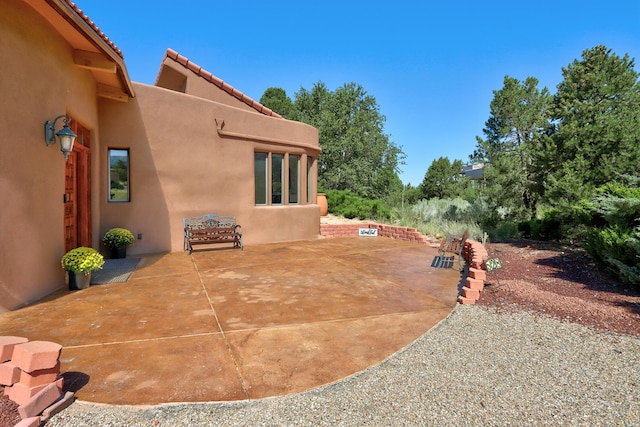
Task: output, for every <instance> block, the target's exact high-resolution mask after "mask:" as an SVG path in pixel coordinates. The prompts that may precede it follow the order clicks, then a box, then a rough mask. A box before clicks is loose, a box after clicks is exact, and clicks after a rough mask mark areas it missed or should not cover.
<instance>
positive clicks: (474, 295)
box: [462, 286, 480, 299]
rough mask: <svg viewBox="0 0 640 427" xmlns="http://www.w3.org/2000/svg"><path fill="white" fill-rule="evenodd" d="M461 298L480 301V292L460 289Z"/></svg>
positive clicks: (464, 288) (464, 287)
mask: <svg viewBox="0 0 640 427" xmlns="http://www.w3.org/2000/svg"><path fill="white" fill-rule="evenodd" d="M462 296H463V297H465V298H472V299H480V290H479V289H471V288H467V287H466V286H463V287H462Z"/></svg>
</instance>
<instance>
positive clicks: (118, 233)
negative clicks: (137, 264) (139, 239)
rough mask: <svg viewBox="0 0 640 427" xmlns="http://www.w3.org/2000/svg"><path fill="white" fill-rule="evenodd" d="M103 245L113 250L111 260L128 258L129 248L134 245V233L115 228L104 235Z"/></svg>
mask: <svg viewBox="0 0 640 427" xmlns="http://www.w3.org/2000/svg"><path fill="white" fill-rule="evenodd" d="M102 243H104V245H105V246H106V247H107V248H109V249H110V250H111V258H126V257H127V246H129V245H130V244H132V243H133V233H131V232H130V231H129V230H127V229H126V228H120V227H115V228H112V229H111V230H109V231H107V232H106V233H104V236H102Z"/></svg>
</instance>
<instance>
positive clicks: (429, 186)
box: [420, 157, 463, 199]
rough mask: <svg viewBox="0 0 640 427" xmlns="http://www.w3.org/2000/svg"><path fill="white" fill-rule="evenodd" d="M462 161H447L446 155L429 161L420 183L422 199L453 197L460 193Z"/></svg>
mask: <svg viewBox="0 0 640 427" xmlns="http://www.w3.org/2000/svg"><path fill="white" fill-rule="evenodd" d="M461 174H462V161H461V160H454V161H453V162H450V161H449V158H448V157H439V158H438V159H437V160H434V161H433V162H431V165H430V166H429V169H427V173H426V174H425V175H424V179H423V180H422V183H421V184H420V190H421V193H422V198H424V199H433V198H438V199H453V198H455V197H457V196H458V195H459V194H460V188H461V187H460V182H461V180H462V178H463V177H462V175H461Z"/></svg>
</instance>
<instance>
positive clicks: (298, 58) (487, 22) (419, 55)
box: [76, 0, 640, 186]
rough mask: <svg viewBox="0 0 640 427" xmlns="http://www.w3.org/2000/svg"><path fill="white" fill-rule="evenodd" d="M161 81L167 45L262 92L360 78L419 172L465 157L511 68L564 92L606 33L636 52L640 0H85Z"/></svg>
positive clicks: (416, 177) (129, 62)
mask: <svg viewBox="0 0 640 427" xmlns="http://www.w3.org/2000/svg"><path fill="white" fill-rule="evenodd" d="M76 3H77V5H78V7H79V8H80V9H82V10H83V11H84V12H85V14H87V15H88V16H89V18H91V20H93V21H94V22H95V23H96V25H97V26H98V27H99V28H100V29H101V30H102V31H103V32H104V33H105V34H106V35H107V37H109V38H110V39H111V40H112V41H113V42H114V43H115V44H116V45H117V46H118V47H119V48H120V49H121V50H122V52H123V54H124V57H125V64H126V66H127V69H128V71H129V76H130V77H131V79H132V80H133V81H135V82H140V83H146V84H153V83H154V82H155V78H156V75H157V73H158V69H159V67H160V62H161V60H162V58H163V56H164V53H165V51H166V49H167V48H171V49H174V50H176V51H177V52H178V53H179V54H181V55H183V56H185V57H187V58H189V60H191V61H193V62H195V63H196V64H198V65H199V66H201V67H203V68H204V69H206V70H207V71H209V72H211V73H212V74H214V75H215V76H217V77H218V78H220V79H222V80H224V81H226V82H227V83H229V84H230V85H232V86H233V87H235V88H236V89H238V90H240V91H241V92H243V93H245V94H246V95H248V96H250V97H252V98H254V99H255V100H257V101H259V100H260V97H261V96H262V94H263V93H264V91H265V90H266V89H267V88H270V87H278V88H282V89H284V90H285V91H286V92H287V95H288V96H289V97H291V98H292V99H294V98H295V94H296V92H298V91H299V90H300V89H301V88H305V89H308V90H310V89H311V88H312V87H313V85H314V84H315V83H318V82H323V83H325V84H326V85H327V87H328V89H330V90H335V89H337V88H339V87H340V86H342V85H344V84H346V83H351V82H355V83H357V84H360V85H361V86H362V87H363V88H364V89H365V90H366V91H367V93H368V94H369V95H372V96H373V97H375V99H376V101H377V103H378V106H379V107H380V112H381V114H383V115H384V116H385V117H386V122H385V127H384V132H385V133H386V134H387V135H389V137H390V140H391V141H393V142H394V143H395V144H397V145H398V146H400V147H401V148H402V150H403V151H404V153H405V154H406V159H405V162H406V164H405V165H402V166H401V169H402V173H401V175H400V177H401V178H402V180H403V182H404V183H405V184H408V183H410V184H411V185H413V186H417V185H419V184H420V183H421V182H422V179H423V178H424V175H425V173H426V171H427V169H428V168H429V165H431V163H432V162H433V161H434V160H435V159H437V158H439V157H448V158H449V160H451V161H453V160H455V159H460V160H462V161H463V162H464V163H467V162H468V160H469V155H470V154H471V153H473V150H474V148H475V146H476V139H475V137H476V136H482V129H483V127H484V124H485V122H486V120H487V119H488V118H489V104H490V102H491V100H492V98H493V91H494V90H499V89H500V88H501V87H502V83H503V80H504V77H505V75H509V76H511V77H514V78H517V79H519V80H524V79H525V78H526V77H528V76H532V77H536V78H537V79H538V80H539V81H540V88H542V87H545V86H546V87H547V88H548V89H549V90H550V91H551V93H555V92H556V85H557V84H558V83H560V81H561V80H562V68H563V67H566V66H567V65H568V64H569V63H571V62H573V60H575V59H580V58H581V54H582V52H583V51H584V50H586V49H590V48H592V47H594V46H596V45H600V44H602V45H605V46H607V47H608V48H610V49H612V50H613V52H614V53H616V54H617V55H619V56H623V55H624V54H629V56H630V57H631V58H636V59H637V58H638V56H639V55H640V1H638V0H631V1H629V0H624V1H616V0H609V1H606V2H605V1H590V0H585V1H573V0H572V1H562V0H556V1H547V0H538V1H513V0H511V1H455V0H454V1H442V0H440V1H403V0H397V1H394V2H385V1H378V0H369V1H360V0H351V1H349V0H339V1H338V0H326V1H320V2H311V1H305V0H291V1H289V0H287V1H278V0H272V1H255V0H247V1H243V0H221V1H215V0H210V1H205V0H184V1H181V2H178V1H175V0H173V1H164V0H155V1H149V0H135V1H131V0H109V1H106V0H77V1H76Z"/></svg>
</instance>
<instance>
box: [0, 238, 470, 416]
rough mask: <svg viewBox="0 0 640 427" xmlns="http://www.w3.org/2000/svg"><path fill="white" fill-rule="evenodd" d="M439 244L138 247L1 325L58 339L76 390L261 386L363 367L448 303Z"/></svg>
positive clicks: (123, 397) (259, 390)
mask: <svg viewBox="0 0 640 427" xmlns="http://www.w3.org/2000/svg"><path fill="white" fill-rule="evenodd" d="M436 254H437V253H436V249H434V248H431V247H429V246H426V245H421V244H417V243H411V242H403V241H396V240H390V239H385V238H367V237H363V238H357V237H350V238H337V239H326V240H322V239H320V240H314V241H302V242H293V243H292V242H287V243H278V244H269V245H256V246H248V247H245V249H244V250H243V251H240V250H237V249H227V248H221V247H217V248H215V249H212V250H196V251H194V252H193V254H192V255H191V256H189V255H188V254H187V253H169V254H161V255H151V256H144V257H143V259H142V261H141V262H140V264H139V265H138V268H137V269H136V271H135V272H134V273H133V274H132V276H131V277H130V278H129V280H128V281H127V282H126V283H115V284H106V285H96V286H91V287H90V288H88V289H84V290H81V291H75V292H70V291H67V290H61V291H59V292H57V293H55V294H53V295H51V296H50V297H49V298H47V299H46V300H45V301H42V302H39V303H37V304H34V305H31V306H29V307H25V308H23V309H20V310H17V311H13V312H10V313H6V314H4V315H2V316H0V335H17V336H23V337H26V338H28V339H29V340H31V341H34V340H47V341H54V342H57V343H59V344H61V345H63V350H62V354H61V372H62V373H63V376H64V377H65V388H66V389H69V390H71V391H74V392H75V393H76V397H77V398H78V399H80V400H84V401H90V402H99V403H107V404H129V405H143V404H157V403H168V402H205V401H233V400H242V399H259V398H264V397H269V396H279V395H285V394H290V393H295V392H300V391H304V390H308V389H311V388H314V387H318V386H321V385H324V384H328V383H331V382H334V381H337V380H340V379H341V378H344V377H346V376H349V375H351V374H354V373H356V372H359V371H362V370H364V369H366V368H368V367H371V366H373V365H375V364H377V363H379V362H381V361H382V360H384V359H386V358H387V357H389V356H391V355H392V354H393V353H395V352H397V351H398V350H400V349H402V348H403V347H405V346H407V345H408V344H410V343H411V342H413V341H414V340H415V339H417V338H418V337H419V336H421V335H422V334H424V333H425V332H426V331H428V330H429V329H430V328H432V327H433V326H434V325H435V324H437V323H438V322H439V321H440V320H442V319H443V318H444V317H446V316H447V315H448V314H449V313H450V312H451V310H452V309H453V307H454V306H455V304H456V297H457V295H458V286H459V283H460V281H461V273H460V272H459V271H457V270H456V269H453V270H451V269H440V270H435V269H434V268H432V267H431V262H432V260H433V258H434V257H435V256H436Z"/></svg>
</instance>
